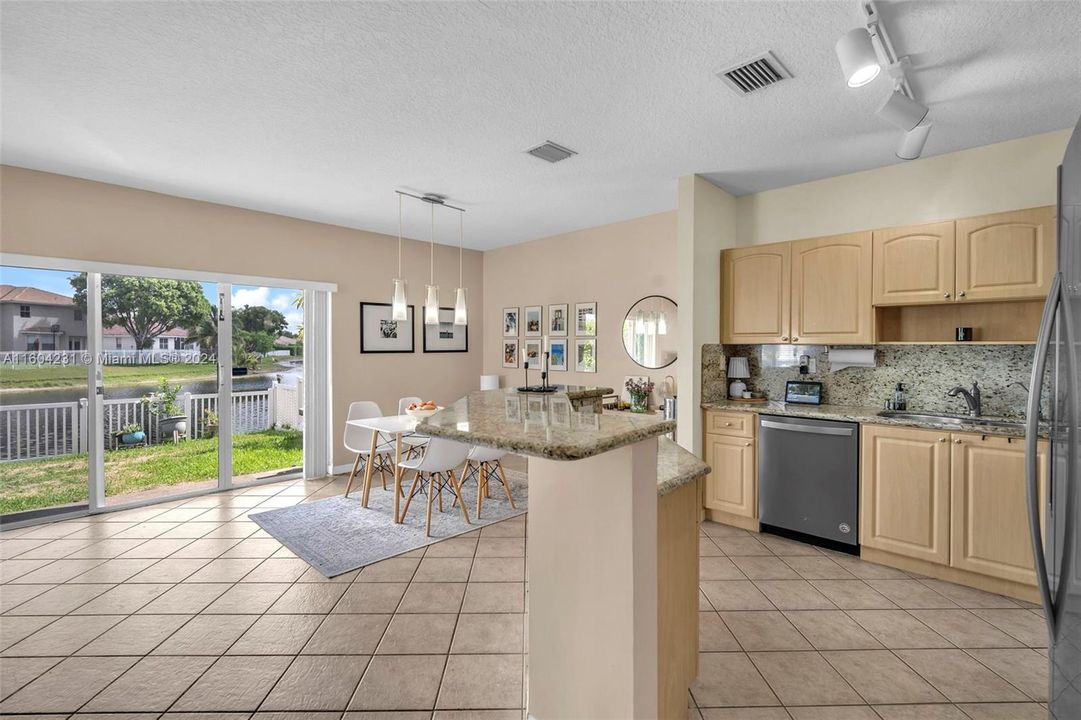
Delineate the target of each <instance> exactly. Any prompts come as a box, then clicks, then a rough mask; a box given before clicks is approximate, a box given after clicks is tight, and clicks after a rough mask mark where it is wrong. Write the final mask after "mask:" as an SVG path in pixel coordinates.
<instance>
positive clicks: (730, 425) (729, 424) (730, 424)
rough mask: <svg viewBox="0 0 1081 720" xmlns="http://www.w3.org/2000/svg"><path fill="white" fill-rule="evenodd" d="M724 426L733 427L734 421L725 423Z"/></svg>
mask: <svg viewBox="0 0 1081 720" xmlns="http://www.w3.org/2000/svg"><path fill="white" fill-rule="evenodd" d="M724 426H725V427H732V423H725V424H724Z"/></svg>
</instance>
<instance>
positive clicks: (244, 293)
mask: <svg viewBox="0 0 1081 720" xmlns="http://www.w3.org/2000/svg"><path fill="white" fill-rule="evenodd" d="M269 298H270V288H266V287H258V288H240V289H234V290H233V309H239V308H242V307H244V306H245V305H251V306H252V307H255V306H256V305H262V306H263V307H267V301H268V299H269Z"/></svg>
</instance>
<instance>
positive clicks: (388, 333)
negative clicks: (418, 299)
mask: <svg viewBox="0 0 1081 720" xmlns="http://www.w3.org/2000/svg"><path fill="white" fill-rule="evenodd" d="M407 311H408V317H407V319H405V320H393V319H392V318H391V305H390V303H366V302H362V303H361V304H360V351H361V352H362V353H411V352H413V349H414V348H413V336H414V325H413V319H414V318H413V306H412V305H410V306H409V307H408V308H407Z"/></svg>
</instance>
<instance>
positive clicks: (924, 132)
mask: <svg viewBox="0 0 1081 720" xmlns="http://www.w3.org/2000/svg"><path fill="white" fill-rule="evenodd" d="M932 125H934V123H933V122H932V121H931V120H929V119H927V118H924V119H923V120H922V121H921V122H920V124H919V125H917V126H916V127H914V128H912V129H911V130H909V131H908V132H906V133H905V134H904V135H902V136H901V144H900V145H899V146H898V147H897V157H899V158H901V159H902V160H915V159H916V158H918V157H919V156H920V155H922V154H923V146H924V145H925V144H926V143H927V136H928V135H930V134H931V126H932Z"/></svg>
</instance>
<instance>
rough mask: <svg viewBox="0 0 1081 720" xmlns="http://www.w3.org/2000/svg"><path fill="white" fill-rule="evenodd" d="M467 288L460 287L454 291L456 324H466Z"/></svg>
mask: <svg viewBox="0 0 1081 720" xmlns="http://www.w3.org/2000/svg"><path fill="white" fill-rule="evenodd" d="M467 323H468V320H467V318H466V309H465V288H458V290H457V292H455V293H454V324H455V325H466V324H467Z"/></svg>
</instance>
